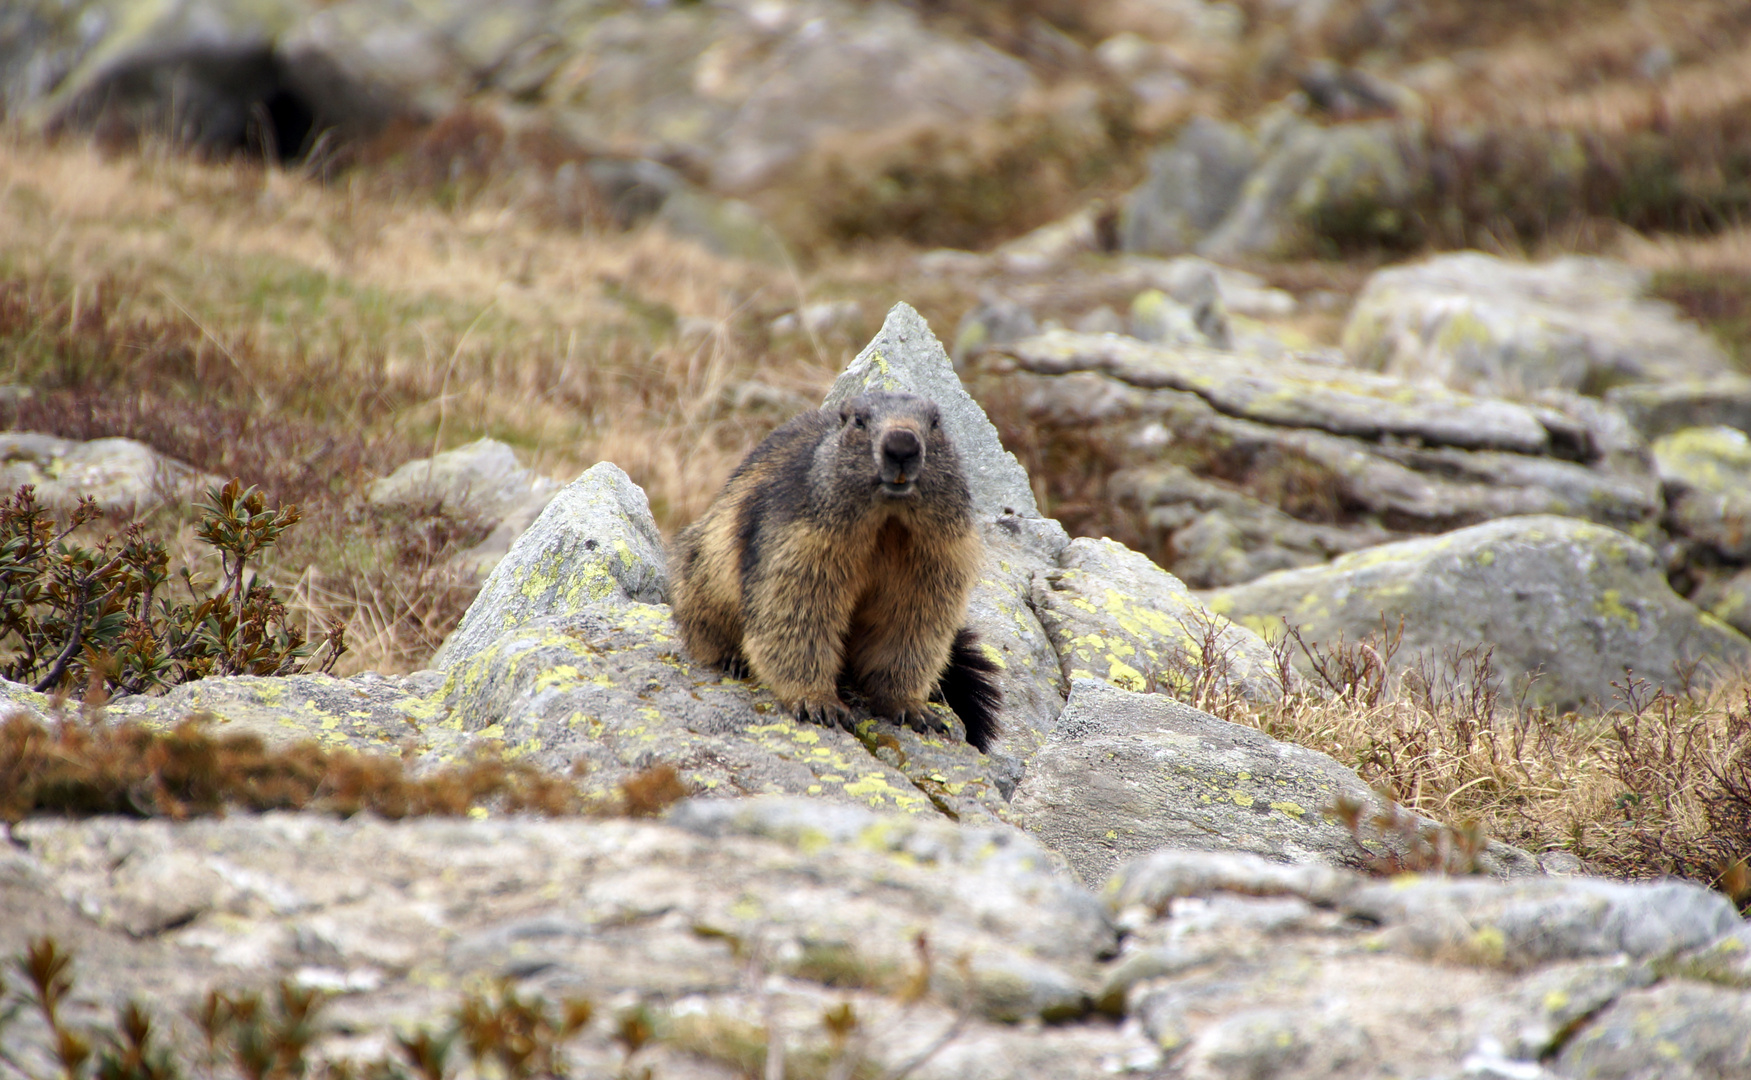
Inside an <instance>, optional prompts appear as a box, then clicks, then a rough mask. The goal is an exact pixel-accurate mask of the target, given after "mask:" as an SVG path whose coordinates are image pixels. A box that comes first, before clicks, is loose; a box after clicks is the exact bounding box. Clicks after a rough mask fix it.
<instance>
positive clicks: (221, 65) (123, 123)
mask: <svg viewBox="0 0 1751 1080" xmlns="http://www.w3.org/2000/svg"><path fill="white" fill-rule="evenodd" d="M297 74H298V73H296V72H293V71H291V70H290V69H289V68H288V65H286V64H285V63H284V62H283V61H282V60H281V59H280V58H279V57H278V56H276V55H275V53H274V51H273V50H272V49H271V48H269V47H267V46H266V45H256V46H237V47H232V48H218V47H205V48H202V49H200V50H198V51H191V52H187V53H182V54H174V55H159V56H152V57H148V58H144V59H140V60H138V61H136V62H134V63H131V64H127V65H124V66H122V67H119V68H117V69H116V70H115V71H112V72H110V73H109V74H108V75H107V76H106V77H104V78H103V79H101V80H99V81H98V82H97V83H96V84H95V85H94V86H93V87H92V88H91V89H90V90H88V91H87V92H85V93H83V94H81V95H79V97H78V98H77V99H76V100H74V101H73V102H72V103H71V104H70V105H69V106H68V107H67V109H66V110H65V111H63V112H62V113H61V114H60V116H59V117H57V119H56V122H55V124H54V125H53V127H54V128H56V129H58V130H71V129H87V130H90V131H92V132H94V133H95V134H96V135H97V136H98V138H99V139H101V140H103V141H105V142H107V143H110V144H112V145H121V146H125V145H129V144H132V143H135V142H138V141H139V140H140V139H142V138H144V137H149V136H160V137H166V138H168V139H169V140H170V141H171V142H174V143H176V144H177V145H179V146H182V147H185V148H187V149H191V150H195V151H197V152H200V153H205V154H210V155H213V156H217V157H230V156H242V157H249V158H254V159H257V160H262V161H268V162H273V163H276V164H281V165H290V164H295V163H298V162H302V161H304V160H305V159H306V158H307V157H308V156H309V155H310V153H311V151H312V150H313V149H314V148H315V147H316V146H317V145H318V144H319V143H320V142H321V141H323V140H322V136H323V133H324V132H325V131H327V130H329V129H330V128H333V127H334V126H335V123H334V120H333V118H331V117H327V116H325V115H324V113H323V110H322V109H321V108H320V107H319V106H318V105H317V103H315V102H314V101H312V100H311V99H310V97H309V96H308V95H307V94H306V93H304V92H303V91H302V90H301V89H300V85H301V84H300V80H299V78H298V77H297Z"/></svg>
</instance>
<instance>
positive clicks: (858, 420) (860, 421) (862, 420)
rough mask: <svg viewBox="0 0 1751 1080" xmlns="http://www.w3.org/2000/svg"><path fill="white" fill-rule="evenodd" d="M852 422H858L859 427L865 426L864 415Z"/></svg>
mask: <svg viewBox="0 0 1751 1080" xmlns="http://www.w3.org/2000/svg"><path fill="white" fill-rule="evenodd" d="M852 423H854V424H856V425H857V426H858V427H863V426H864V419H863V417H861V416H860V417H858V418H857V419H855V420H853V421H852Z"/></svg>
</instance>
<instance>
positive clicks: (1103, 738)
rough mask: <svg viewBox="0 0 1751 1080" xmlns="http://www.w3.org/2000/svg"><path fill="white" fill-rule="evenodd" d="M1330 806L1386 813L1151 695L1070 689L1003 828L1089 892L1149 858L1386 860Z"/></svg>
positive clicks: (1354, 783) (1261, 737)
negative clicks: (1232, 855) (1168, 852)
mask: <svg viewBox="0 0 1751 1080" xmlns="http://www.w3.org/2000/svg"><path fill="white" fill-rule="evenodd" d="M1344 800H1348V801H1350V802H1353V803H1355V804H1356V805H1358V806H1360V807H1363V808H1364V809H1365V811H1368V812H1369V813H1370V814H1371V813H1378V812H1381V811H1384V810H1385V808H1386V807H1385V804H1384V802H1383V801H1382V800H1381V798H1380V796H1378V795H1377V794H1375V793H1374V792H1373V791H1372V790H1371V789H1370V788H1369V787H1368V785H1367V784H1365V783H1363V782H1362V779H1361V778H1360V777H1358V776H1357V775H1356V773H1355V772H1354V771H1353V770H1351V769H1348V768H1346V767H1344V766H1343V765H1340V764H1338V763H1337V762H1336V761H1334V760H1332V759H1331V758H1330V757H1327V756H1326V755H1324V754H1321V753H1319V752H1317V751H1314V750H1309V749H1306V748H1305V747H1301V746H1296V745H1293V744H1291V743H1284V742H1279V741H1277V740H1276V739H1273V738H1271V737H1270V736H1268V735H1266V734H1265V733H1264V732H1262V731H1258V730H1256V729H1254V728H1249V727H1243V726H1241V725H1239V724H1231V723H1229V722H1227V721H1225V720H1220V719H1217V718H1216V717H1214V716H1211V715H1210V714H1208V713H1205V712H1201V711H1199V710H1197V709H1194V708H1192V707H1190V706H1188V705H1184V704H1182V703H1180V702H1178V701H1174V700H1172V699H1170V698H1166V697H1162V696H1160V695H1158V694H1139V693H1133V692H1131V691H1129V690H1125V689H1121V688H1120V687H1117V686H1113V685H1110V684H1108V683H1103V682H1097V681H1095V680H1092V679H1076V680H1075V681H1073V682H1072V684H1071V691H1070V700H1069V701H1068V702H1067V703H1066V704H1065V706H1064V713H1063V715H1062V716H1061V717H1059V720H1058V729H1057V731H1056V732H1054V734H1053V737H1052V740H1051V741H1050V742H1049V743H1047V744H1046V747H1045V748H1044V749H1042V750H1041V751H1040V753H1039V754H1037V755H1036V756H1035V757H1034V760H1033V761H1032V762H1031V763H1030V765H1029V767H1028V773H1027V776H1026V777H1024V778H1023V780H1022V782H1021V786H1020V787H1018V788H1017V789H1016V793H1015V799H1014V803H1013V814H1014V820H1015V821H1016V823H1017V824H1019V825H1021V826H1022V828H1024V829H1027V830H1028V831H1029V832H1031V833H1033V834H1034V835H1035V836H1038V837H1040V839H1041V840H1042V841H1043V842H1044V843H1045V844H1046V845H1047V846H1049V847H1051V848H1053V849H1054V850H1056V851H1059V852H1061V853H1062V854H1063V855H1064V857H1065V858H1067V859H1069V860H1070V865H1071V866H1072V867H1073V868H1074V869H1075V870H1076V873H1077V875H1078V876H1079V877H1081V878H1082V879H1083V880H1084V881H1087V882H1089V883H1090V884H1093V883H1096V882H1099V881H1101V880H1102V879H1104V878H1105V877H1106V876H1107V875H1108V874H1109V873H1111V872H1112V870H1113V868H1114V867H1115V866H1117V865H1118V864H1119V863H1121V862H1123V861H1124V860H1126V859H1129V858H1133V857H1136V856H1139V855H1144V854H1146V853H1148V852H1151V851H1154V850H1155V849H1157V848H1163V847H1167V848H1176V849H1182V850H1195V851H1214V852H1244V853H1251V854H1254V855H1262V856H1265V857H1267V858H1269V859H1271V860H1274V861H1278V862H1287V863H1298V864H1313V865H1323V866H1331V867H1346V866H1347V867H1354V868H1362V867H1366V866H1369V865H1370V864H1371V863H1372V862H1373V861H1374V860H1377V859H1379V858H1381V857H1382V856H1384V855H1387V854H1391V853H1395V852H1396V851H1397V848H1395V847H1394V845H1400V844H1402V841H1401V840H1400V839H1398V838H1393V837H1379V836H1372V837H1365V838H1364V839H1363V840H1358V839H1357V837H1356V836H1355V835H1354V834H1352V833H1351V832H1350V830H1349V829H1347V828H1345V827H1344V826H1343V825H1341V824H1339V823H1338V822H1337V821H1336V820H1334V819H1332V818H1330V817H1328V816H1327V811H1330V810H1332V809H1334V808H1335V807H1336V806H1337V805H1338V804H1339V803H1340V802H1341V801H1344ZM1426 824H1427V826H1428V827H1429V828H1433V827H1434V826H1433V823H1432V822H1430V823H1426ZM1484 862H1485V865H1487V866H1488V867H1489V868H1490V869H1491V870H1493V871H1495V872H1497V873H1503V874H1506V873H1519V874H1527V873H1537V872H1538V871H1537V864H1536V863H1535V862H1534V861H1533V859H1532V857H1531V856H1530V855H1528V854H1526V853H1525V852H1523V851H1518V850H1517V849H1514V848H1510V847H1507V846H1506V845H1502V844H1493V845H1491V848H1490V850H1489V851H1488V852H1487V853H1486V854H1485V856H1484Z"/></svg>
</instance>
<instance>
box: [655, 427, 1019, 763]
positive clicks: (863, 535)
mask: <svg viewBox="0 0 1751 1080" xmlns="http://www.w3.org/2000/svg"><path fill="white" fill-rule="evenodd" d="M983 561H984V547H983V545H982V544H981V542H980V540H979V534H978V531H977V529H976V528H975V526H974V521H973V514H972V501H971V498H970V496H969V495H968V492H967V482H966V478H965V476H963V474H962V472H961V465H960V459H959V457H958V456H957V455H956V454H955V449H954V446H953V444H952V443H950V442H949V440H948V436H947V434H946V433H945V432H944V431H943V430H942V425H941V422H940V417H939V415H938V412H937V408H936V406H935V405H934V404H933V403H931V402H929V401H926V400H925V399H923V398H921V397H917V396H914V395H912V394H895V393H871V394H865V395H863V396H861V397H858V398H854V399H853V400H851V401H848V402H846V403H845V404H844V405H843V406H840V407H839V408H834V409H823V410H821V411H820V412H815V413H805V414H803V415H802V416H798V417H796V418H794V419H792V420H791V421H790V422H789V423H786V424H785V425H784V426H782V427H780V428H779V429H778V430H776V431H774V432H773V433H772V434H771V435H769V436H767V438H766V439H765V440H764V441H763V442H761V443H760V445H759V446H757V447H755V448H754V450H753V452H751V453H750V454H749V455H748V457H747V459H746V460H744V461H743V462H742V464H741V465H740V466H739V467H738V468H737V469H736V471H735V472H734V473H733V474H732V475H731V476H730V479H729V482H728V483H727V484H725V485H724V489H723V491H722V492H721V493H719V495H718V497H717V498H716V499H715V500H714V501H713V502H712V504H711V507H710V508H709V509H707V510H706V512H705V514H704V516H703V517H701V518H700V519H699V520H698V521H696V522H694V523H693V524H692V525H690V526H689V527H687V528H686V529H684V530H682V532H681V533H680V534H679V535H678V536H677V537H676V538H675V544H674V550H673V552H672V554H671V557H670V579H671V584H672V589H673V599H674V612H675V621H676V623H677V624H678V625H679V626H680V629H681V636H682V640H683V641H684V642H685V643H686V646H687V649H688V651H689V652H690V653H692V655H693V656H694V658H695V659H697V660H699V661H700V662H702V663H705V664H711V665H713V666H717V667H723V668H726V669H728V670H731V671H738V672H740V671H744V670H751V671H752V673H753V674H754V675H755V676H756V677H758V678H759V679H760V680H761V681H762V682H764V683H766V684H767V685H768V686H770V687H771V688H772V690H773V692H774V693H775V694H776V695H777V696H778V699H779V700H780V701H781V702H783V703H784V705H785V707H786V708H788V709H790V710H792V711H793V712H794V713H795V714H796V715H797V716H798V717H799V718H803V719H808V720H812V721H814V722H816V723H839V724H842V725H843V724H848V723H849V721H850V710H849V709H848V707H847V706H846V704H845V702H844V701H842V700H841V699H840V696H839V687H840V686H846V687H849V688H852V689H855V690H856V691H858V692H860V693H861V694H862V695H863V696H864V697H866V698H867V699H868V701H869V705H870V708H871V710H872V711H874V712H875V713H876V714H877V715H882V716H890V717H893V718H894V719H895V720H898V721H901V722H904V723H907V724H909V725H911V726H912V727H914V728H917V729H919V730H929V729H939V728H938V725H936V724H935V723H934V722H933V721H932V720H931V719H930V713H929V709H928V707H927V705H926V701H927V700H928V698H929V697H930V696H931V694H932V692H933V691H935V690H936V689H937V683H938V680H939V679H940V678H941V677H942V676H943V674H944V669H945V668H946V667H947V666H948V664H949V660H950V652H951V648H952V647H954V646H955V643H956V635H957V633H958V632H960V631H961V627H962V625H963V622H964V620H965V618H966V610H967V595H968V593H969V592H970V591H971V590H972V587H973V583H974V582H975V581H976V580H977V577H978V574H979V569H980V566H981V565H982V563H983ZM966 640H967V641H968V642H970V641H971V635H970V634H968V635H967V637H966ZM957 655H959V653H957ZM995 723H996V722H995V717H994V716H992V717H990V718H989V719H987V720H986V721H985V722H984V723H983V725H982V728H981V731H980V735H981V736H982V739H981V740H976V744H977V745H980V748H981V749H983V748H984V745H983V743H984V742H985V741H988V740H989V737H990V735H991V734H994V733H995ZM968 732H969V737H972V736H973V734H974V726H973V723H972V722H971V721H969V723H968Z"/></svg>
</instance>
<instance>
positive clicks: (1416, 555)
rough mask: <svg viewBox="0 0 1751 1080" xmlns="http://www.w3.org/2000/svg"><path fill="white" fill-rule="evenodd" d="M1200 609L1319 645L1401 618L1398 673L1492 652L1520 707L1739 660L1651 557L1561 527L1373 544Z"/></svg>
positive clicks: (1549, 523) (1536, 521) (1526, 526)
mask: <svg viewBox="0 0 1751 1080" xmlns="http://www.w3.org/2000/svg"><path fill="white" fill-rule="evenodd" d="M1207 599H1208V602H1209V604H1210V607H1211V609H1212V610H1214V611H1217V612H1219V613H1221V614H1223V615H1226V616H1227V617H1228V618H1230V619H1233V620H1234V621H1236V622H1238V623H1241V624H1242V625H1245V626H1251V627H1253V628H1255V629H1258V630H1260V631H1261V632H1262V631H1267V630H1269V629H1270V628H1271V627H1273V626H1276V625H1280V622H1279V620H1281V619H1283V618H1287V619H1288V620H1289V622H1290V623H1292V624H1294V625H1296V626H1297V627H1298V628H1299V629H1300V631H1301V633H1302V634H1303V635H1304V636H1305V637H1306V638H1307V639H1308V640H1309V641H1317V642H1322V643H1325V644H1328V645H1329V644H1332V643H1335V642H1336V641H1337V640H1338V638H1339V637H1340V635H1341V636H1342V637H1343V638H1344V639H1346V640H1348V641H1351V642H1354V641H1357V640H1359V639H1361V638H1362V637H1363V636H1364V635H1367V634H1369V633H1371V632H1377V631H1378V630H1379V629H1380V627H1381V621H1382V619H1383V618H1384V620H1385V621H1386V623H1387V624H1388V625H1389V626H1393V627H1396V626H1397V624H1398V622H1399V620H1400V618H1401V617H1402V619H1403V620H1404V641H1403V647H1402V649H1401V651H1400V653H1399V656H1398V660H1397V661H1396V663H1397V664H1398V665H1400V666H1401V667H1402V666H1404V665H1408V664H1410V663H1412V662H1414V659H1415V658H1416V657H1417V656H1418V655H1432V656H1433V657H1435V658H1436V659H1439V658H1440V657H1441V655H1442V654H1444V653H1445V652H1446V651H1448V650H1463V649H1469V648H1471V647H1473V646H1477V645H1488V646H1492V647H1493V649H1494V652H1493V662H1494V665H1495V670H1496V673H1497V677H1498V680H1499V686H1500V687H1502V688H1504V689H1513V690H1515V691H1517V690H1518V687H1519V685H1520V683H1521V681H1522V680H1523V679H1525V678H1526V677H1527V676H1529V675H1532V674H1534V673H1536V674H1537V679H1536V680H1535V681H1534V682H1533V683H1532V686H1531V692H1530V700H1531V701H1533V702H1535V703H1539V704H1547V705H1551V706H1554V707H1557V708H1573V707H1580V706H1582V705H1597V704H1600V703H1609V702H1610V701H1612V700H1613V691H1612V688H1611V683H1612V681H1613V680H1616V681H1619V682H1621V681H1623V679H1624V669H1625V668H1633V669H1634V671H1635V673H1636V675H1637V676H1638V677H1641V678H1645V679H1649V680H1651V681H1652V682H1654V683H1655V684H1656V685H1678V684H1680V683H1681V682H1682V680H1683V678H1684V672H1685V670H1686V669H1687V668H1688V667H1689V666H1690V665H1692V664H1697V663H1700V664H1701V665H1702V671H1703V673H1704V674H1705V675H1706V674H1708V673H1710V672H1711V671H1712V672H1715V673H1723V674H1724V673H1726V672H1730V671H1732V670H1735V669H1736V668H1738V667H1739V666H1741V665H1743V664H1745V663H1746V662H1748V661H1751V639H1747V638H1746V637H1745V636H1744V635H1742V634H1740V633H1738V632H1737V631H1735V630H1733V629H1732V628H1730V627H1728V626H1726V625H1725V624H1724V623H1722V622H1720V621H1719V620H1718V619H1715V618H1712V617H1710V616H1708V615H1705V614H1703V613H1702V612H1700V611H1698V610H1697V609H1696V608H1695V607H1693V606H1692V605H1690V604H1689V603H1687V602H1686V601H1685V600H1684V599H1683V598H1681V597H1679V596H1678V595H1677V594H1676V593H1674V592H1673V591H1672V587H1671V586H1670V585H1668V584H1667V582H1666V579H1665V577H1664V575H1663V573H1662V564H1661V560H1660V558H1659V556H1658V555H1657V554H1656V553H1655V552H1654V550H1653V549H1652V548H1650V547H1648V546H1647V545H1646V544H1644V543H1642V542H1641V541H1639V540H1636V539H1634V538H1632V537H1630V536H1626V535H1624V534H1623V533H1620V532H1617V531H1616V530H1613V529H1608V528H1604V527H1602V526H1599V525H1594V524H1591V523H1589V522H1584V521H1577V520H1575V519H1572V518H1558V517H1549V516H1533V517H1521V518H1507V519H1504V520H1501V521H1493V522H1489V523H1487V524H1484V525H1476V526H1473V527H1471V528H1468V529H1460V530H1458V531H1456V532H1452V533H1448V534H1446V535H1444V536H1437V537H1430V538H1427V539H1419V540H1405V541H1401V542H1398V543H1393V544H1385V545H1382V546H1380V547H1377V548H1373V549H1371V550H1368V551H1361V552H1356V553H1354V554H1350V555H1345V556H1342V557H1341V558H1338V559H1336V560H1334V561H1333V562H1332V563H1330V564H1329V565H1326V566H1319V567H1308V568H1303V569H1298V570H1284V571H1280V572H1278V573H1275V574H1268V575H1266V576H1265V577H1262V578H1259V579H1258V580H1256V581H1253V582H1249V583H1247V584H1244V585H1237V586H1232V587H1230V588H1226V589H1219V590H1216V591H1215V592H1213V593H1211V594H1209V595H1208V596H1207ZM1675 680H1676V681H1675Z"/></svg>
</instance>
